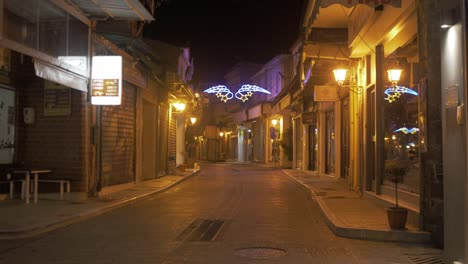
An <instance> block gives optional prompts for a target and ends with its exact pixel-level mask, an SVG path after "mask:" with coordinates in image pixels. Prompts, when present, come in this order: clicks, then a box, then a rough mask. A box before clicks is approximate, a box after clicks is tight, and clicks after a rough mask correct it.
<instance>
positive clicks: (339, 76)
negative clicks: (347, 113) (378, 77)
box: [333, 68, 362, 94]
mask: <svg viewBox="0 0 468 264" xmlns="http://www.w3.org/2000/svg"><path fill="white" fill-rule="evenodd" d="M347 73H348V70H347V69H345V68H338V69H334V70H333V75H335V81H336V83H337V84H338V86H340V87H347V88H349V91H350V92H353V93H357V94H360V93H361V92H362V86H359V85H357V83H356V81H355V80H354V79H355V78H351V81H350V83H349V84H347V85H345V84H344V83H345V80H346V74H347ZM352 74H353V75H354V74H355V73H354V70H353V73H352Z"/></svg>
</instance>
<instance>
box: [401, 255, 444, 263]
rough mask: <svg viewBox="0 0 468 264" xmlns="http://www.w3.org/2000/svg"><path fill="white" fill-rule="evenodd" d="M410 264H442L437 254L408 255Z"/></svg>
mask: <svg viewBox="0 0 468 264" xmlns="http://www.w3.org/2000/svg"><path fill="white" fill-rule="evenodd" d="M408 260H409V261H410V263H411V264H444V263H445V262H444V261H443V260H442V258H441V257H437V256H408Z"/></svg>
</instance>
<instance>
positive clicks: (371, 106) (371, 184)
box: [366, 87, 377, 191]
mask: <svg viewBox="0 0 468 264" xmlns="http://www.w3.org/2000/svg"><path fill="white" fill-rule="evenodd" d="M367 91H368V92H367V98H368V102H369V103H368V104H367V142H369V143H368V144H367V157H366V161H367V166H366V190H368V191H375V148H376V146H377V142H376V140H377V137H376V120H375V118H376V116H375V100H376V97H375V96H376V94H375V87H373V88H371V89H368V90H367Z"/></svg>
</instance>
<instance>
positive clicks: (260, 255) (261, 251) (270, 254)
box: [234, 247, 287, 259]
mask: <svg viewBox="0 0 468 264" xmlns="http://www.w3.org/2000/svg"><path fill="white" fill-rule="evenodd" d="M286 254H287V252H286V251H285V250H282V249H279V248H269V247H252V248H241V249H238V250H236V252H234V255H235V256H238V257H243V258H251V259H270V258H279V257H282V256H286Z"/></svg>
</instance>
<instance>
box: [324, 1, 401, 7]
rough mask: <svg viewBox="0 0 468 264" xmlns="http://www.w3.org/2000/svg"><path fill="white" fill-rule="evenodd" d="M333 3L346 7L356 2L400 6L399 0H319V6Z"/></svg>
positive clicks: (356, 3)
mask: <svg viewBox="0 0 468 264" xmlns="http://www.w3.org/2000/svg"><path fill="white" fill-rule="evenodd" d="M333 4H340V5H343V6H346V7H353V6H356V5H358V4H363V5H368V6H371V7H377V6H380V5H391V6H394V7H401V0H321V2H320V6H321V7H327V6H330V5H333Z"/></svg>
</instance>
